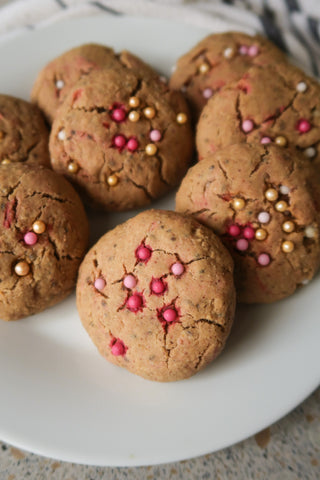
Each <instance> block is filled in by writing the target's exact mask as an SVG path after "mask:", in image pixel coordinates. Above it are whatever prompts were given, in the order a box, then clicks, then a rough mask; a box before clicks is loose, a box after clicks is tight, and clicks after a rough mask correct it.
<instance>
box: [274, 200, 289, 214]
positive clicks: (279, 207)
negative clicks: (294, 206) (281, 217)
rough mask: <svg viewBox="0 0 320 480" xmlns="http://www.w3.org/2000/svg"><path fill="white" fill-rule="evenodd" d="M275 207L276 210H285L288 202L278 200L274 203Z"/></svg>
mask: <svg viewBox="0 0 320 480" xmlns="http://www.w3.org/2000/svg"><path fill="white" fill-rule="evenodd" d="M275 209H276V210H277V211H278V212H285V211H286V210H287V209H288V204H287V202H285V201H284V200H280V202H277V203H276V205H275Z"/></svg>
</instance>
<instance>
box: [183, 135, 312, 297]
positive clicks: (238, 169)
mask: <svg viewBox="0 0 320 480" xmlns="http://www.w3.org/2000/svg"><path fill="white" fill-rule="evenodd" d="M176 209H177V211H179V212H183V213H186V214H190V215H192V216H193V217H194V218H196V219H197V220H198V221H200V222H201V223H203V224H205V225H206V226H207V227H210V228H211V229H212V230H213V231H214V232H215V233H216V234H217V235H219V237H220V238H221V240H222V241H223V242H224V244H225V246H226V247H227V248H228V249H229V251H230V253H231V255H232V257H233V259H234V263H235V283H236V289H237V294H238V300H239V301H241V302H245V303H254V302H265V303H268V302H273V301H275V300H280V299H281V298H284V297H287V296H289V295H291V294H292V293H293V292H294V291H295V290H296V288H297V287H299V286H302V285H305V284H307V283H308V282H309V281H310V280H311V279H312V277H313V276H314V275H315V273H316V271H317V270H318V268H319V262H320V245H319V222H320V218H319V210H320V195H319V178H318V177H317V173H316V172H315V170H314V168H313V167H312V165H311V164H310V162H308V161H307V160H306V159H304V158H300V156H299V155H298V153H297V152H296V151H294V150H293V151H290V150H287V149H282V148H280V147H277V146H275V145H266V146H263V145H253V144H252V145H250V144H248V145H246V144H237V145H232V146H229V147H226V148H225V149H223V150H219V151H218V152H216V153H215V154H213V155H211V156H208V157H207V158H205V159H203V160H202V161H201V162H199V163H197V164H196V165H195V166H194V167H192V168H191V169H190V170H189V171H188V173H187V175H186V177H185V178H184V180H183V181H182V184H181V187H180V189H179V191H178V193H177V196H176Z"/></svg>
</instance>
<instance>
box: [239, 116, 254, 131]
mask: <svg viewBox="0 0 320 480" xmlns="http://www.w3.org/2000/svg"><path fill="white" fill-rule="evenodd" d="M253 127H254V123H253V121H252V120H249V119H248V120H244V121H243V122H242V125H241V128H242V130H243V131H244V132H245V133H249V132H251V131H252V130H253Z"/></svg>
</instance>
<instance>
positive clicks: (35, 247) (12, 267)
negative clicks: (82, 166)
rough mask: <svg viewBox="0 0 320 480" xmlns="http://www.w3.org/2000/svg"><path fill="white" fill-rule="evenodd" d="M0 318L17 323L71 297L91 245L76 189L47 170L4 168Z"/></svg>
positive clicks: (1, 174) (1, 173)
mask: <svg viewBox="0 0 320 480" xmlns="http://www.w3.org/2000/svg"><path fill="white" fill-rule="evenodd" d="M0 215H1V220H0V271H1V278H0V294H1V295H0V318H1V319H3V320H16V319H19V318H22V317H26V316H27V315H31V314H33V313H37V312H40V311H41V310H43V309H45V308H47V307H50V306H51V305H54V304H55V303H57V302H59V301H60V300H62V299H63V298H64V297H66V296H67V295H69V293H71V291H72V289H73V287H74V285H75V282H76V276H77V271H78V267H79V264H80V262H81V260H82V257H83V256H84V253H85V249H86V247H87V242H88V223H87V219H86V215H85V212H84V208H83V206H82V203H81V201H80V199H79V197H78V195H77V194H76V192H75V191H74V189H73V188H72V186H71V185H70V184H69V183H68V182H67V181H66V180H65V179H64V178H63V177H60V176H59V175H57V174H56V173H55V172H53V171H52V170H49V169H45V168H43V167H39V166H37V167H35V166H31V165H21V164H11V165H3V166H1V167H0Z"/></svg>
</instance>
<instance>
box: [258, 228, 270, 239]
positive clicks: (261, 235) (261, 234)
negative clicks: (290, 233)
mask: <svg viewBox="0 0 320 480" xmlns="http://www.w3.org/2000/svg"><path fill="white" fill-rule="evenodd" d="M267 236H268V233H267V231H266V230H264V229H263V228H258V230H256V232H255V237H256V239H257V240H265V239H266V238H267Z"/></svg>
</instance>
